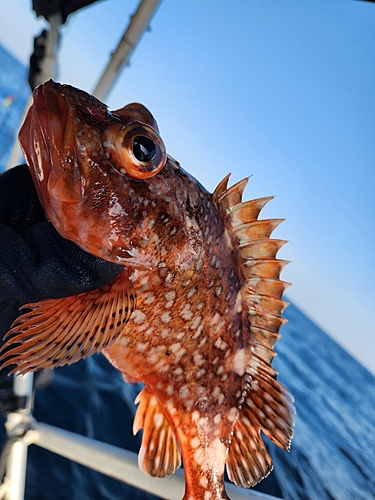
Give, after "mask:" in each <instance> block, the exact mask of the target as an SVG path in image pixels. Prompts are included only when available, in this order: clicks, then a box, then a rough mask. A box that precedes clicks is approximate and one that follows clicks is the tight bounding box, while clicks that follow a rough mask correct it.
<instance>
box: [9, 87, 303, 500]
mask: <svg viewBox="0 0 375 500" xmlns="http://www.w3.org/2000/svg"><path fill="white" fill-rule="evenodd" d="M20 141H21V145H22V147H23V150H24V152H25V156H26V158H27V161H28V165H29V167H30V171H31V173H32V175H33V178H34V182H35V185H36V188H37V190H38V193H39V197H40V199H41V202H42V204H43V206H44V208H45V210H46V213H47V215H48V217H49V219H50V220H51V221H52V223H53V224H54V225H55V227H56V228H57V230H58V231H59V232H60V233H61V234H62V235H63V236H65V237H66V238H68V239H71V240H73V241H75V242H76V243H77V244H78V245H80V246H81V247H82V248H84V249H85V250H87V251H89V252H91V253H93V254H94V255H97V256H99V257H102V258H105V259H107V260H110V261H112V262H116V263H121V264H123V265H124V266H125V270H124V271H123V272H122V273H121V274H120V275H119V277H118V278H117V279H116V280H115V281H114V282H113V283H111V284H109V285H107V286H106V287H103V288H102V289H100V290H97V291H93V292H89V293H87V294H81V295H79V296H77V297H74V298H72V297H68V298H66V299H59V300H49V301H42V302H40V303H37V304H31V305H30V304H29V305H28V308H30V309H31V312H28V313H26V314H24V315H23V316H21V318H20V319H19V320H18V321H17V322H16V323H15V324H14V325H13V328H12V330H11V331H10V332H9V333H8V334H7V339H8V340H7V342H6V344H5V348H6V349H7V350H6V352H5V353H2V355H1V358H2V360H3V361H4V364H5V365H12V364H13V365H16V369H15V370H14V371H16V370H18V371H19V372H21V373H22V372H26V371H29V370H36V369H39V368H41V367H44V368H51V367H53V366H60V365H62V364H66V363H71V362H74V361H76V360H78V359H80V358H82V357H85V356H88V355H90V354H92V353H93V352H96V351H103V352H104V354H105V355H106V356H107V357H108V359H109V360H110V361H111V362H112V363H113V364H114V365H115V366H116V367H117V368H118V369H119V370H120V371H121V372H122V373H123V375H124V378H125V379H126V380H128V381H141V382H143V383H144V384H145V388H144V389H143V391H142V392H141V393H140V395H139V396H138V398H137V402H138V403H139V406H138V409H137V413H136V417H135V422H134V430H135V432H137V431H138V430H139V429H142V428H143V429H144V432H143V438H142V446H141V450H140V454H139V464H140V466H141V468H142V469H143V470H144V471H145V472H146V473H149V474H151V475H153V476H159V477H162V476H165V475H168V474H171V473H172V472H174V470H175V469H176V468H177V467H179V465H180V463H181V455H182V459H183V462H184V471H185V478H186V492H185V497H184V498H185V500H188V499H189V500H190V499H194V500H209V499H212V500H219V499H223V498H228V497H227V495H226V493H225V489H224V482H223V474H224V470H225V467H226V470H227V472H228V476H229V478H230V479H231V480H232V481H234V482H235V483H236V484H238V485H242V486H246V487H248V486H251V485H252V484H254V483H256V482H257V481H259V480H260V479H262V478H263V477H264V476H265V475H267V474H268V473H269V471H270V470H271V468H272V460H271V458H270V456H269V455H268V452H267V450H266V448H265V445H264V443H263V441H262V439H261V436H260V430H262V431H263V432H264V433H265V434H266V435H267V436H268V437H270V438H271V439H272V440H273V441H274V442H275V443H276V444H278V445H279V446H281V447H282V448H285V449H288V447H289V444H290V440H291V437H292V428H293V422H294V408H293V404H292V397H291V396H290V394H289V393H288V391H286V389H285V388H284V387H283V386H282V385H281V384H280V383H279V382H278V381H277V380H276V375H277V374H276V372H275V371H274V370H273V369H272V368H271V362H272V359H273V357H274V355H275V353H274V351H273V346H274V344H275V342H276V341H277V339H278V337H279V334H278V330H279V327H280V326H281V325H282V324H283V322H284V320H283V319H282V317H281V313H282V310H283V308H284V307H285V303H284V302H283V301H282V300H281V295H282V292H283V290H284V288H285V286H286V284H285V283H284V282H282V281H280V280H279V273H280V270H281V269H282V267H283V265H284V264H285V263H284V261H281V260H278V259H276V257H275V256H276V253H277V251H278V249H279V248H280V246H281V245H282V244H283V243H284V242H283V241H280V240H273V239H270V234H271V232H272V230H273V229H274V228H275V227H276V226H277V224H278V223H279V222H280V221H279V220H264V221H260V220H258V215H259V212H260V210H261V209H262V207H263V206H264V205H265V203H266V202H267V201H269V200H270V199H271V198H261V199H258V200H252V201H249V202H245V203H242V192H243V189H244V187H245V185H246V180H245V181H241V182H239V183H237V184H236V185H235V186H232V187H231V188H227V182H228V177H227V178H226V179H224V180H223V181H222V182H221V183H220V184H219V185H218V187H217V188H216V190H215V192H214V193H213V194H210V193H208V192H207V191H206V190H205V189H204V188H203V187H202V186H201V185H200V184H199V182H197V181H196V180H195V179H194V178H193V177H191V176H190V175H189V174H187V173H186V172H185V171H184V170H183V169H182V168H181V167H180V165H179V164H178V163H177V162H176V161H175V160H173V159H172V158H171V157H167V156H166V153H165V148H164V144H163V142H162V140H161V139H160V136H159V131H158V127H157V124H156V122H155V120H154V118H153V117H152V115H151V114H150V113H149V112H148V111H147V110H146V109H145V108H144V107H143V106H141V105H138V104H131V105H128V106H126V107H125V108H122V109H121V110H117V111H115V112H112V113H110V112H109V111H108V110H107V107H106V106H105V105H103V104H102V103H100V102H99V101H97V100H96V99H95V98H93V97H92V96H89V95H88V94H86V93H85V92H82V91H80V90H77V89H74V88H73V87H70V86H65V85H63V86H62V85H59V84H56V83H54V82H51V81H50V82H47V83H46V84H44V85H43V86H41V87H39V88H38V89H37V90H36V92H35V95H34V105H33V106H32V108H31V110H30V112H29V115H28V117H27V119H26V121H25V124H24V126H23V128H22V130H21V133H20ZM57 311H59V315H58V316H56V312H57Z"/></svg>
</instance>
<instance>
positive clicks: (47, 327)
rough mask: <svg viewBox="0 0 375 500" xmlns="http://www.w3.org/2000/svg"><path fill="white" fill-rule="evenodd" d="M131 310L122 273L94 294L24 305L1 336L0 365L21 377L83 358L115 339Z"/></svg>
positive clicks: (129, 288) (125, 276) (132, 303)
mask: <svg viewBox="0 0 375 500" xmlns="http://www.w3.org/2000/svg"><path fill="white" fill-rule="evenodd" d="M135 307H136V297H135V292H134V290H133V287H132V284H131V282H130V281H129V277H128V271H127V270H124V271H123V272H122V273H121V274H120V275H119V276H118V277H117V278H116V279H115V280H114V281H112V282H111V283H109V284H108V285H105V286H103V287H102V288H99V289H97V290H93V291H91V292H87V293H81V294H79V295H76V296H73V297H65V298H62V299H46V300H42V301H40V302H36V303H31V304H26V305H24V306H23V308H22V309H29V311H28V312H26V313H25V314H22V315H21V316H20V317H19V318H17V319H16V321H15V322H14V323H13V325H12V328H11V330H9V331H8V332H7V333H6V334H5V336H4V340H5V344H4V345H3V346H2V348H1V351H0V364H1V367H2V368H6V367H12V366H14V368H13V369H12V370H11V372H10V373H15V372H19V373H20V374H24V373H27V372H30V371H36V370H40V369H42V368H44V369H48V368H55V367H57V366H62V365H65V364H71V363H74V362H76V361H78V360H80V359H82V358H86V357H87V356H90V355H91V354H93V353H94V352H99V351H101V350H102V349H103V348H105V347H108V346H109V345H110V344H111V343H113V342H114V341H115V340H116V338H117V337H118V336H119V335H120V333H121V331H122V330H123V328H124V326H125V324H126V322H127V321H128V320H129V318H130V315H131V313H132V312H133V310H134V309H135Z"/></svg>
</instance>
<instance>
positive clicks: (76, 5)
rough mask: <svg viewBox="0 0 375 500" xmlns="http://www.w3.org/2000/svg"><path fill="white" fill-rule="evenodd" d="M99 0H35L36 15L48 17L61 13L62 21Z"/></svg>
mask: <svg viewBox="0 0 375 500" xmlns="http://www.w3.org/2000/svg"><path fill="white" fill-rule="evenodd" d="M97 1H98V0H33V9H34V10H35V13H36V15H37V16H38V17H39V16H43V17H45V18H46V19H48V18H49V17H50V16H51V15H52V14H56V13H58V12H60V13H61V16H62V22H63V23H65V21H66V19H67V17H68V16H69V15H70V14H73V13H74V12H76V11H77V10H79V9H82V8H83V7H87V6H88V5H91V4H92V3H95V2H97Z"/></svg>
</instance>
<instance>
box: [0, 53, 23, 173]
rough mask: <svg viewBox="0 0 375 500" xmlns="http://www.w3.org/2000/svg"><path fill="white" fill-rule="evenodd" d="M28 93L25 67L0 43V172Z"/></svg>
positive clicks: (5, 163)
mask: <svg viewBox="0 0 375 500" xmlns="http://www.w3.org/2000/svg"><path fill="white" fill-rule="evenodd" d="M28 95H29V87H28V84H27V69H26V68H25V66H23V65H22V64H21V63H20V62H19V61H17V59H15V58H14V57H13V56H12V55H11V54H9V52H8V51H7V50H5V49H4V47H2V46H1V45H0V172H2V171H3V170H5V167H6V165H7V161H8V158H9V155H10V152H11V149H12V146H13V141H14V137H15V131H16V130H18V128H19V126H20V120H21V116H22V112H23V110H24V108H25V106H26V102H27V98H28Z"/></svg>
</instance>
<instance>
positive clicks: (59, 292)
mask: <svg viewBox="0 0 375 500" xmlns="http://www.w3.org/2000/svg"><path fill="white" fill-rule="evenodd" d="M122 270H123V267H122V266H120V265H117V264H112V263H110V262H107V261H105V260H102V259H99V258H97V257H94V256H93V255H90V254H88V253H87V252H85V251H84V250H81V249H80V248H79V247H78V246H77V245H75V244H74V243H72V242H71V241H68V240H66V239H65V238H63V237H61V236H60V235H59V234H58V233H57V231H56V230H55V229H54V227H53V226H52V224H51V223H50V222H48V221H47V220H46V218H45V216H44V211H43V207H42V206H41V204H40V202H39V200H38V196H37V194H36V191H35V188H34V185H33V182H32V180H31V176H30V174H29V171H28V168H27V166H26V165H20V166H18V167H15V168H13V169H11V170H9V171H7V172H5V173H3V174H0V345H1V343H2V339H3V336H4V334H5V333H6V332H7V331H8V330H9V328H10V326H11V324H12V322H13V321H14V320H15V319H16V318H17V316H18V315H19V314H20V311H19V308H20V306H22V305H23V304H25V303H28V302H35V301H39V300H41V299H45V298H60V297H66V296H69V295H77V294H79V293H82V292H87V291H90V290H93V289H96V288H100V287H101V286H103V285H105V284H106V283H109V282H110V281H112V280H113V279H114V278H115V277H116V276H117V275H118V274H119V273H120V272H121V271H122Z"/></svg>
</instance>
